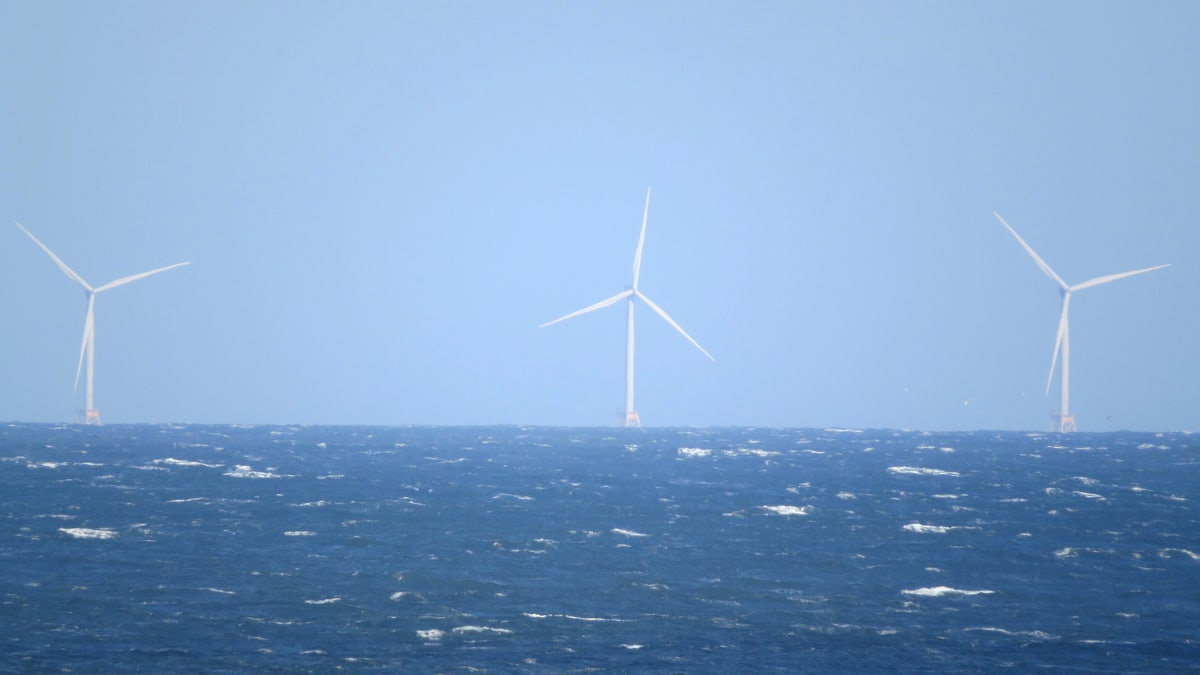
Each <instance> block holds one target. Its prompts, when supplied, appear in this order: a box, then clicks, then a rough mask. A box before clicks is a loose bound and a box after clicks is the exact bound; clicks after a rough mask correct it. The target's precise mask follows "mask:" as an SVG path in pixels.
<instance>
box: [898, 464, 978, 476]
mask: <svg viewBox="0 0 1200 675" xmlns="http://www.w3.org/2000/svg"><path fill="white" fill-rule="evenodd" d="M888 473H894V474H906V475H912V476H953V477H958V476H961V475H962V474H960V473H959V472H957V471H943V470H942V469H930V468H927V467H923V466H889V467H888Z"/></svg>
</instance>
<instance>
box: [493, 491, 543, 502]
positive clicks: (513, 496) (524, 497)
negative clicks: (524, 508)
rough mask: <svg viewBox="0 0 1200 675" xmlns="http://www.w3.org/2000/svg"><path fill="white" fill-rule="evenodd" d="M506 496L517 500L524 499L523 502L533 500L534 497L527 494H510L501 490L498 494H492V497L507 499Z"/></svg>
mask: <svg viewBox="0 0 1200 675" xmlns="http://www.w3.org/2000/svg"><path fill="white" fill-rule="evenodd" d="M505 498H508V499H516V500H517V501H522V502H530V501H533V497H526V496H525V495H514V494H509V493H507V492H501V493H500V494H498V495H492V499H505Z"/></svg>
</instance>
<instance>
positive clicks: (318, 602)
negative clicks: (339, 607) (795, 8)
mask: <svg viewBox="0 0 1200 675" xmlns="http://www.w3.org/2000/svg"><path fill="white" fill-rule="evenodd" d="M341 601H342V599H341V598H337V597H334V598H322V599H320V600H305V601H304V604H306V605H332V604H334V603H338V602H341Z"/></svg>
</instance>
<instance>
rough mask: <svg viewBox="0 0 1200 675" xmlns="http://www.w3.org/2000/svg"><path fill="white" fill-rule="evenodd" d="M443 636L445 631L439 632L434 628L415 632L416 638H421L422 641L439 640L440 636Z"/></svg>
mask: <svg viewBox="0 0 1200 675" xmlns="http://www.w3.org/2000/svg"><path fill="white" fill-rule="evenodd" d="M445 634H446V632H445V631H440V630H438V629H436V628H430V629H429V630H419V631H417V637H419V638H421V639H422V640H441V639H442V636H443V635H445Z"/></svg>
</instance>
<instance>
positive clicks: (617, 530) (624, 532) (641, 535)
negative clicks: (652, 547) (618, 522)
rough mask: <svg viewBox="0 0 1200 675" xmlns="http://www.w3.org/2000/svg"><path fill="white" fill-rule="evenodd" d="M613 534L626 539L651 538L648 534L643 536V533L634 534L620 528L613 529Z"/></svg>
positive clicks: (631, 531)
mask: <svg viewBox="0 0 1200 675" xmlns="http://www.w3.org/2000/svg"><path fill="white" fill-rule="evenodd" d="M612 533H613V534H620V535H623V536H626V537H649V536H650V535H648V534H642V533H641V532H634V531H633V530H626V529H624V528H620V527H614V528H613V529H612Z"/></svg>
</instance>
